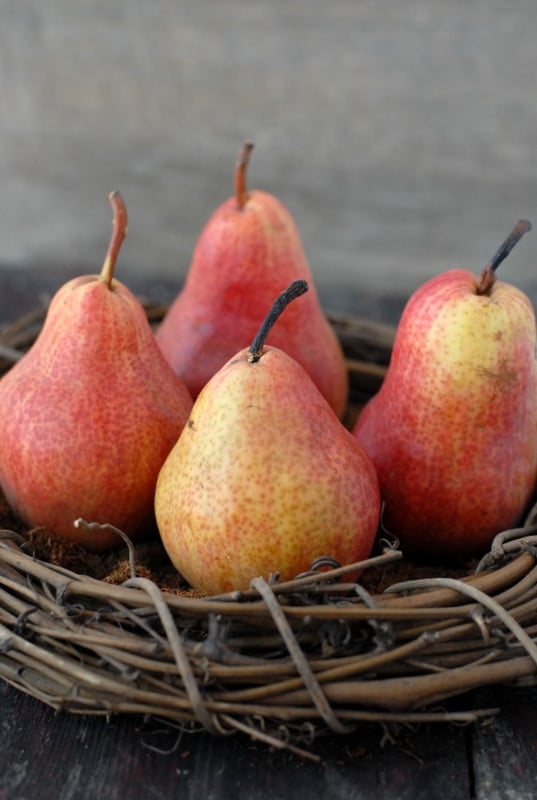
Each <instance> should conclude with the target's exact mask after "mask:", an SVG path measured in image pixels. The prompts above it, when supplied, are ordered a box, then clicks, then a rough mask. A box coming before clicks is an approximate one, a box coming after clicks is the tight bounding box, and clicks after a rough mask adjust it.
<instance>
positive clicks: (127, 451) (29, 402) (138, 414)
mask: <svg viewBox="0 0 537 800" xmlns="http://www.w3.org/2000/svg"><path fill="white" fill-rule="evenodd" d="M191 407H192V399H191V397H190V395H189V393H188V391H187V389H186V388H185V386H184V385H183V383H182V382H181V381H180V379H179V378H178V377H177V376H176V375H175V373H174V372H173V370H172V369H171V368H170V366H169V365H168V363H167V362H166V361H165V359H164V358H163V356H162V354H161V352H160V350H159V348H158V346H157V345H156V343H155V339H154V334H153V332H152V330H151V328H150V326H149V323H148V321H147V318H146V315H145V312H144V310H143V308H142V306H141V304H140V303H139V301H138V300H137V299H136V297H135V296H134V295H133V294H131V292H130V291H129V290H128V289H127V288H126V287H125V286H123V285H122V284H121V283H120V282H119V281H117V280H113V281H112V284H111V288H109V287H108V285H107V283H106V282H104V281H103V280H101V279H100V277H99V276H85V277H80V278H75V279H74V280H72V281H69V282H68V283H67V284H65V285H64V286H63V287H62V288H60V289H59V291H58V292H57V293H56V295H55V296H54V298H53V300H52V302H51V304H50V307H49V310H48V314H47V317H46V321H45V323H44V325H43V328H42V330H41V332H40V334H39V336H38V338H37V339H36V341H35V343H34V345H33V347H32V348H31V350H30V351H29V352H28V353H27V354H26V355H25V356H24V357H23V358H22V359H21V361H19V362H18V363H17V364H15V366H14V367H13V368H12V369H11V370H10V371H9V372H8V373H7V374H6V375H5V376H4V377H3V378H2V379H1V380H0V441H1V443H2V446H1V456H0V484H1V486H2V489H3V491H4V493H5V495H6V498H7V500H8V502H9V503H10V505H11V506H12V507H13V508H14V510H15V511H16V512H17V513H18V514H19V515H20V517H21V518H22V519H23V520H24V521H25V522H26V524H27V525H29V526H44V527H46V528H47V529H49V530H50V531H52V532H54V533H56V534H58V535H59V536H61V537H64V538H65V539H67V540H69V541H77V542H80V543H82V544H84V545H86V546H87V547H88V548H89V549H92V550H104V549H107V548H109V547H113V546H118V545H120V544H122V540H121V539H120V538H119V537H118V536H117V534H113V533H111V532H110V531H96V530H92V531H87V530H86V529H85V528H79V529H76V528H74V527H73V521H74V520H75V519H77V518H78V517H83V518H84V519H85V520H86V521H88V522H98V523H108V524H112V525H114V526H116V527H119V528H120V529H122V530H123V531H124V532H125V533H127V534H128V535H129V536H130V537H131V538H133V539H135V538H138V537H139V536H141V535H143V534H144V533H146V532H148V529H150V526H151V525H153V527H154V524H155V523H154V516H153V497H154V489H155V484H156V480H157V475H158V472H159V470H160V467H161V466H162V463H163V461H164V459H165V458H166V456H167V455H168V452H169V451H170V449H171V447H172V446H173V444H174V443H175V442H176V440H177V437H178V436H179V434H180V432H181V430H182V428H183V425H184V424H185V422H186V420H187V418H188V414H189V412H190V409H191Z"/></svg>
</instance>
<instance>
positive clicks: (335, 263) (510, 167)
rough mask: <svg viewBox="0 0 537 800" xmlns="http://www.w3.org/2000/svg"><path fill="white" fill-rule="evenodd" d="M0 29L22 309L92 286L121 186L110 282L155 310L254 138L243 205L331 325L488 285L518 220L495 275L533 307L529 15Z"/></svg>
mask: <svg viewBox="0 0 537 800" xmlns="http://www.w3.org/2000/svg"><path fill="white" fill-rule="evenodd" d="M0 13H1V17H0V19H1V25H0V81H1V98H2V113H1V114H0V197H1V201H0V271H1V272H2V275H3V276H4V284H3V285H4V286H7V287H8V288H9V290H10V291H12V292H13V293H14V294H15V295H16V296H18V295H20V296H21V297H22V296H23V295H24V297H25V298H26V299H27V298H28V297H30V299H32V298H33V296H34V294H35V296H36V297H37V295H38V294H39V292H41V291H43V289H44V288H47V287H55V285H56V282H57V281H60V280H63V279H64V278H67V277H71V276H74V275H76V274H79V273H80V272H88V271H89V272H95V271H98V270H99V269H100V266H101V262H102V259H103V257H104V252H105V249H106V246H107V243H108V237H109V234H110V224H111V212H110V208H109V205H108V202H107V199H106V198H107V194H108V192H109V191H110V190H112V189H116V188H117V189H120V190H121V192H122V193H123V195H124V197H125V200H126V202H127V206H128V209H129V218H130V227H129V235H128V238H127V241H126V243H125V245H124V248H123V251H122V255H121V260H120V263H119V265H118V277H120V278H121V279H122V280H124V281H125V282H126V283H127V284H129V285H131V287H132V288H134V289H136V290H144V291H145V290H147V292H148V293H152V294H154V295H155V296H157V298H158V299H160V296H163V297H164V299H166V296H169V294H170V293H173V292H174V291H175V289H178V288H179V286H180V285H181V282H182V280H183V278H184V275H185V273H186V271H187V269H188V264H189V259H190V254H191V252H192V248H193V246H194V243H195V240H196V238H197V236H198V234H199V232H200V230H201V228H202V226H203V225H204V223H205V221H206V219H207V217H208V216H209V214H210V213H211V212H212V211H213V210H214V208H216V207H217V206H218V205H219V204H220V203H221V202H223V201H224V200H225V199H226V198H227V197H228V196H229V195H230V194H231V193H232V191H233V170H234V165H235V160H236V157H237V154H238V151H239V149H240V145H241V143H242V141H243V140H244V139H247V138H248V139H252V140H253V141H254V142H255V145H256V147H255V150H254V153H253V156H252V160H251V164H250V169H249V186H250V188H263V189H266V190H267V191H270V192H273V193H274V194H276V195H277V196H278V197H279V198H280V199H281V200H282V201H283V202H284V203H285V205H286V206H287V207H288V209H289V210H290V211H291V213H292V214H293V216H294V218H295V220H296V222H297V224H298V227H299V229H300V231H301V234H302V238H303V241H304V245H305V248H306V251H307V253H308V256H309V259H310V262H311V266H312V269H313V272H314V276H315V278H316V281H317V283H318V286H319V288H320V291H321V296H322V298H323V302H324V303H325V305H327V306H329V307H332V308H340V309H342V310H349V311H356V312H357V313H363V312H365V313H368V314H371V315H372V316H376V315H378V314H384V315H388V316H389V315H393V314H394V313H396V311H397V309H398V308H399V307H400V305H401V303H402V301H403V299H404V298H405V297H406V296H407V295H408V294H409V293H410V292H411V291H412V290H413V289H414V288H415V287H416V286H417V285H418V284H419V283H420V282H421V281H423V280H425V279H426V278H429V277H430V276H432V275H434V274H435V273H437V272H439V271H441V270H444V269H447V268H449V267H452V266H463V267H469V268H471V269H475V270H480V269H481V267H482V266H483V265H484V264H485V262H486V261H487V259H488V258H489V257H490V256H491V255H492V253H493V252H494V250H495V249H496V246H497V245H498V244H499V243H500V241H501V240H502V239H503V238H504V236H505V235H506V234H507V233H508V231H509V230H510V228H511V226H512V224H513V223H514V222H515V221H516V220H517V219H518V218H519V217H521V216H523V217H527V218H529V219H530V220H533V222H534V223H535V227H536V230H535V231H534V232H533V233H532V234H530V235H529V236H527V237H526V238H525V239H524V240H523V241H522V243H521V244H520V245H519V247H518V248H517V250H516V251H515V253H513V255H512V256H511V258H510V260H509V262H508V263H506V264H504V266H503V267H502V273H501V274H502V277H503V278H504V279H506V280H509V281H512V282H515V283H517V284H518V285H520V286H521V287H522V288H523V289H525V290H526V291H528V293H530V295H532V297H533V299H534V300H535V299H536V298H537V153H536V148H537V3H536V2H535V0H519V1H518V2H516V3H513V2H508V0H451V2H448V1H447V0H405V1H402V2H396V0H391V2H389V0H363V1H360V0H357V1H354V0H330V2H326V1H325V2H321V1H320V0H294V1H293V0H248V2H240V0H212V1H211V0H184V1H183V2H181V1H179V0H178V1H177V2H172V1H171V0H151V2H142V0H106V1H105V0H88V1H87V2H73V0H47V1H46V2H41V1H39V2H38V1H37V0H18V2H15V1H14V0H12V1H11V2H10V0H0ZM17 293H18V294H17ZM379 296H381V297H382V298H383V305H382V307H381V306H379V305H378V303H377V300H378V297H379ZM390 303H391V305H390ZM16 309H18V306H17V305H16V304H15V305H14V304H13V303H11V304H10V308H9V309H8V313H11V312H14V311H15V310H16Z"/></svg>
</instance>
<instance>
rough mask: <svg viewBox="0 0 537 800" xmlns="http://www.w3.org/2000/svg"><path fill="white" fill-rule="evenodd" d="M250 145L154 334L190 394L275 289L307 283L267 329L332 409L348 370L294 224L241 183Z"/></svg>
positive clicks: (275, 203)
mask: <svg viewBox="0 0 537 800" xmlns="http://www.w3.org/2000/svg"><path fill="white" fill-rule="evenodd" d="M252 147H253V145H252V144H251V143H246V144H245V145H244V147H243V149H242V151H241V154H240V157H239V159H238V163H237V168H236V173H235V196H234V197H231V198H229V199H228V200H227V201H226V202H224V203H223V204H222V205H221V206H220V207H219V208H217V209H216V210H215V211H214V213H213V214H212V215H211V217H210V218H209V220H208V221H207V223H206V225H205V227H204V229H203V231H202V232H201V235H200V237H199V239H198V241H197V243H196V246H195V249H194V252H193V256H192V261H191V264H190V267H189V270H188V273H187V276H186V281H185V284H184V287H183V289H182V291H181V292H180V293H179V295H178V296H177V297H176V299H175V301H174V302H173V303H172V304H171V306H170V308H169V310H168V312H167V314H166V316H165V317H164V319H163V321H162V324H161V326H160V328H159V329H158V330H157V334H156V335H157V340H158V342H159V345H160V347H161V349H162V352H163V353H164V355H165V356H166V358H167V359H168V361H169V362H170V364H171V365H172V367H173V368H174V370H175V371H176V372H177V374H178V375H180V376H181V377H182V378H183V380H184V382H185V384H186V385H187V387H188V389H189V390H190V393H191V394H192V396H193V397H194V398H196V397H197V395H198V394H199V392H200V390H201V389H202V387H203V386H204V385H205V384H206V383H207V381H208V380H209V378H210V377H211V376H212V375H214V373H215V372H216V371H217V370H218V369H220V367H221V366H223V365H224V364H225V362H226V361H227V360H228V359H230V358H231V357H232V356H233V355H234V354H235V353H236V352H237V351H238V350H240V349H241V348H242V347H244V343H245V342H249V341H251V340H252V339H253V337H254V335H255V333H256V331H257V327H258V325H259V320H260V319H262V317H263V315H264V314H265V312H266V309H267V308H268V307H269V306H270V304H271V303H272V300H273V298H274V297H276V295H277V294H279V293H280V292H281V291H282V290H283V289H285V287H286V286H287V285H288V284H289V283H291V281H292V280H295V279H303V280H305V281H306V282H307V283H308V284H309V287H310V290H309V292H308V295H307V297H306V298H304V302H303V303H300V304H297V305H295V306H293V307H290V308H289V310H288V312H287V314H286V316H285V319H282V321H281V323H280V325H279V326H278V328H277V329H275V330H274V333H273V334H272V335H271V342H270V344H273V345H274V346H275V347H279V348H281V349H283V350H285V351H286V352H287V353H288V354H289V355H290V356H291V357H292V358H294V359H295V360H296V361H298V362H299V363H300V364H302V366H303V367H304V369H305V370H306V371H307V372H308V373H309V375H310V377H311V378H312V379H313V382H314V383H315V384H316V386H317V387H318V389H319V391H320V392H321V393H322V394H323V395H324V396H325V397H326V399H327V400H328V402H329V403H330V405H331V406H332V408H333V409H334V411H335V412H336V414H337V415H338V416H341V415H342V414H343V411H344V410H345V407H346V403H347V395H348V375H347V370H346V365H345V361H344V357H343V353H342V350H341V346H340V343H339V340H338V339H337V337H336V335H335V333H334V331H333V329H332V327H331V326H330V324H329V323H328V321H327V319H326V317H325V315H324V313H323V311H322V309H321V306H320V301H319V298H318V295H317V292H316V290H315V287H314V284H313V277H312V273H311V269H310V266H309V263H308V261H307V258H306V255H305V252H304V249H303V246H302V242H301V240H300V236H299V232H298V230H297V227H296V225H295V223H294V221H293V218H292V217H291V215H290V213H289V212H288V211H287V209H286V208H285V207H284V206H283V205H282V203H281V202H280V201H279V200H278V199H276V198H275V197H274V196H273V195H271V194H268V193H267V192H264V191H259V190H256V191H247V189H246V170H247V166H248V161H249V156H250V153H251V150H252Z"/></svg>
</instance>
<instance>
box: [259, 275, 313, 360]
mask: <svg viewBox="0 0 537 800" xmlns="http://www.w3.org/2000/svg"><path fill="white" fill-rule="evenodd" d="M308 288H309V287H308V284H307V283H306V281H304V280H297V281H293V283H291V284H290V285H289V286H288V287H287V289H285V290H284V291H283V292H282V293H281V294H280V295H279V296H278V297H277V298H276V300H275V301H274V303H273V304H272V307H271V309H270V311H269V312H268V314H267V316H266V317H265V319H264V321H263V324H262V325H261V327H260V328H259V332H258V334H257V336H256V337H255V339H254V341H253V342H252V344H251V345H250V349H249V350H248V361H249V362H250V363H254V362H256V361H259V359H260V358H261V356H262V355H263V347H264V346H265V340H266V338H267V336H268V334H269V331H270V329H271V328H272V326H273V325H274V323H275V322H276V320H277V319H278V317H279V316H280V314H281V313H282V311H283V310H284V309H285V308H287V306H288V305H289V303H290V302H291V301H292V300H294V299H295V298H297V297H300V295H301V294H304V292H307V291H308Z"/></svg>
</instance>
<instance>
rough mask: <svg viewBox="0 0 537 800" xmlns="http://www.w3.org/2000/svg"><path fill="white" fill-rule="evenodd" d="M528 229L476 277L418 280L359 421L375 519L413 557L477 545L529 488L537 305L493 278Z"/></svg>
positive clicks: (522, 505) (524, 499)
mask: <svg viewBox="0 0 537 800" xmlns="http://www.w3.org/2000/svg"><path fill="white" fill-rule="evenodd" d="M530 228H531V225H530V224H529V223H528V222H526V221H520V222H519V223H518V224H517V225H516V226H515V228H514V229H513V231H512V233H511V234H510V235H509V236H508V237H507V239H506V240H505V242H504V243H503V245H502V246H501V247H500V248H499V250H498V251H497V253H496V254H495V256H494V257H493V259H492V260H491V262H490V264H489V265H488V266H487V267H485V269H484V270H483V271H482V273H481V275H480V276H475V275H473V274H472V273H471V272H469V271H467V270H463V269H453V270H448V271H446V272H444V273H442V274H440V275H438V276H436V277H434V278H432V279H431V280H429V281H427V282H426V283H425V284H423V285H422V286H421V287H420V288H418V289H417V291H416V292H415V293H414V294H413V295H412V296H411V298H410V299H409V301H408V303H407V305H406V307H405V309H404V311H403V314H402V317H401V320H400V322H399V325H398V328H397V331H396V337H395V341H394V345H393V351H392V357H391V361H390V364H389V367H388V371H387V374H386V377H385V379H384V382H383V384H382V386H381V388H380V390H379V391H378V393H377V394H376V395H375V396H374V397H373V398H372V399H371V400H370V401H369V402H368V403H367V404H366V406H365V407H364V409H363V411H362V413H361V414H360V416H359V417H358V420H357V422H356V424H355V427H354V430H353V433H354V435H355V436H356V438H357V439H358V441H359V442H360V443H361V444H362V445H363V446H364V447H365V449H366V450H367V452H368V453H369V455H370V456H371V458H372V459H373V462H374V464H375V466H376V468H377V473H378V476H379V481H380V486H381V493H382V497H383V501H384V510H383V524H384V526H385V527H386V529H387V530H388V531H390V532H391V533H392V534H394V535H395V536H396V537H398V538H399V540H400V543H401V546H402V548H403V550H404V551H405V552H406V553H408V554H412V555H413V556H418V557H420V556H423V557H426V558H431V557H433V558H441V559H444V558H448V559H450V558H455V559H457V558H466V557H469V556H472V555H474V554H477V553H480V552H482V551H483V550H485V549H486V548H488V546H489V545H490V543H491V540H492V539H493V537H494V536H495V534H497V533H498V532H500V531H502V530H505V529H508V528H511V527H513V526H514V525H516V524H517V523H518V522H519V521H520V520H521V517H522V515H523V513H524V511H525V510H526V508H527V506H528V503H529V501H530V499H531V497H532V494H533V491H534V489H535V485H536V480H537V362H536V350H535V348H536V333H535V331H536V323H535V314H534V309H533V307H532V304H531V302H530V300H529V299H528V297H527V296H526V295H525V294H524V293H523V292H521V291H520V290H519V289H518V288H516V287H515V286H512V285H510V284H508V283H504V282H502V281H500V280H497V279H496V269H497V267H498V266H499V264H500V263H501V262H502V261H503V259H504V258H505V257H506V255H507V254H508V253H509V252H510V250H511V249H512V247H513V246H514V244H515V243H516V242H517V241H518V240H519V239H520V238H521V236H522V235H523V234H524V233H525V232H526V231H528V230H529V229H530Z"/></svg>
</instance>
